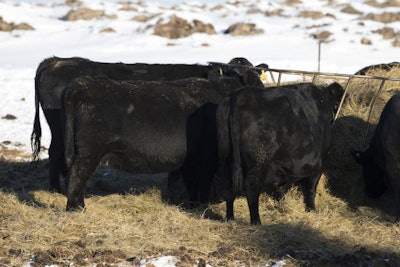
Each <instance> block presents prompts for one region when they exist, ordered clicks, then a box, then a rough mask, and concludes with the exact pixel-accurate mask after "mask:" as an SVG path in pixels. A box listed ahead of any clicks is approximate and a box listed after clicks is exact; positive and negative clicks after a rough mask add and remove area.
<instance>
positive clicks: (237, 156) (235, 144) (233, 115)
mask: <svg viewBox="0 0 400 267" xmlns="http://www.w3.org/2000/svg"><path fill="white" fill-rule="evenodd" d="M229 99H230V107H231V108H230V110H229V117H228V131H229V137H230V138H229V142H230V147H231V155H232V164H231V167H232V190H233V193H234V194H239V193H240V192H241V191H242V190H243V169H242V157H241V153H240V141H239V139H240V134H239V128H238V127H239V123H238V124H237V125H236V127H235V122H238V119H239V118H238V117H237V112H235V108H234V107H235V106H236V105H235V102H236V95H233V96H232V97H230V98H229Z"/></svg>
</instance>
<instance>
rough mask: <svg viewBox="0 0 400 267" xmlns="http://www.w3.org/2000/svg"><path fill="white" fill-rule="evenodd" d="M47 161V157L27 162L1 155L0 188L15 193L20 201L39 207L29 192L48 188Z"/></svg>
mask: <svg viewBox="0 0 400 267" xmlns="http://www.w3.org/2000/svg"><path fill="white" fill-rule="evenodd" d="M48 163H49V161H48V159H44V160H38V161H36V162H29V161H18V160H10V159H7V160H6V159H5V158H4V157H1V158H0V189H1V190H2V191H3V192H6V193H13V194H15V195H16V196H17V197H18V199H19V200H20V201H21V202H26V203H33V204H34V205H37V206H39V207H41V206H42V205H41V204H40V203H38V202H36V201H35V198H34V196H33V194H32V193H31V192H33V191H39V190H46V189H48V184H47V183H48V178H47V177H48V176H47V171H46V170H47V169H48Z"/></svg>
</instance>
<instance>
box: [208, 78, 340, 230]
mask: <svg viewBox="0 0 400 267" xmlns="http://www.w3.org/2000/svg"><path fill="white" fill-rule="evenodd" d="M342 94H343V88H342V87H341V86H340V85H339V84H337V83H334V84H332V85H330V86H327V87H323V86H316V85H314V84H311V83H304V84H293V85H286V86H280V87H274V88H267V89H259V88H247V87H246V88H243V89H241V90H239V91H237V92H235V93H233V94H232V95H230V96H229V97H228V98H225V99H224V100H223V101H222V102H221V103H220V105H219V106H218V110H217V127H218V140H219V156H220V169H219V171H218V175H217V177H216V178H215V179H216V181H218V182H216V183H219V184H220V185H222V186H223V187H222V192H223V195H224V197H225V199H226V205H227V210H226V217H227V219H228V220H229V219H233V218H234V214H233V201H234V199H235V196H237V195H238V194H241V193H242V192H243V193H244V194H245V195H246V197H247V202H248V205H249V210H250V217H251V219H250V220H251V223H252V224H260V223H261V221H260V217H259V213H258V204H259V200H258V199H259V194H260V193H261V192H262V191H270V188H271V187H276V188H278V187H279V186H283V185H285V184H288V183H293V182H300V185H301V188H302V191H303V195H304V202H305V204H306V209H307V210H314V209H315V202H314V198H315V190H316V186H317V183H318V181H319V178H320V176H321V173H322V169H323V166H324V160H325V159H326V154H327V152H328V149H329V146H330V142H331V126H332V121H333V114H334V112H335V110H336V109H335V108H337V104H338V103H339V101H340V99H341V97H342Z"/></svg>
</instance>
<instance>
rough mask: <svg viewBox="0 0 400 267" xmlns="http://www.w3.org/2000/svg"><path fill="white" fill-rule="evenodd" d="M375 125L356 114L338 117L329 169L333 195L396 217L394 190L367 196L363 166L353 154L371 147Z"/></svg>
mask: <svg viewBox="0 0 400 267" xmlns="http://www.w3.org/2000/svg"><path fill="white" fill-rule="evenodd" d="M375 127H376V125H375V124H372V123H368V122H366V121H365V120H362V119H361V118H358V117H355V116H344V117H341V118H338V119H337V120H336V122H335V125H334V128H333V137H332V138H333V140H332V148H331V150H330V152H329V156H328V160H327V164H326V168H325V175H326V177H327V186H328V188H329V191H330V192H331V193H332V195H333V196H335V197H338V198H340V199H342V200H344V201H346V203H347V204H348V206H349V207H350V208H351V209H353V210H357V209H359V208H360V207H370V208H374V209H378V210H380V211H382V212H383V215H389V216H395V214H396V213H395V210H396V209H395V208H394V206H393V196H392V195H391V194H390V193H388V192H385V193H384V194H383V195H382V196H381V197H380V198H378V199H371V198H369V197H367V196H366V193H365V189H364V182H363V178H362V168H361V165H359V164H357V163H356V161H355V159H354V158H353V156H352V155H351V153H350V149H355V150H360V151H364V150H366V149H367V148H368V146H369V142H370V140H371V137H372V135H373V132H374V130H375ZM383 219H388V218H383Z"/></svg>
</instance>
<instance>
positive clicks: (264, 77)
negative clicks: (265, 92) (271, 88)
mask: <svg viewBox="0 0 400 267" xmlns="http://www.w3.org/2000/svg"><path fill="white" fill-rule="evenodd" d="M260 80H261V81H266V80H268V76H267V74H266V73H265V70H261V74H260Z"/></svg>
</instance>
